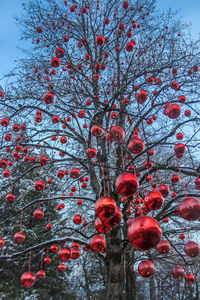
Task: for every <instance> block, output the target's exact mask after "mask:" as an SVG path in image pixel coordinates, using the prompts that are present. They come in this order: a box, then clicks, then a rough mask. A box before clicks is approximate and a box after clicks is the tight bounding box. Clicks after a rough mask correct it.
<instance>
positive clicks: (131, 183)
mask: <svg viewBox="0 0 200 300" xmlns="http://www.w3.org/2000/svg"><path fill="white" fill-rule="evenodd" d="M115 187H116V190H117V191H118V193H120V194H121V195H123V196H126V197H127V196H131V195H133V194H134V193H135V192H136V191H137V190H138V188H139V183H138V180H137V178H136V177H135V176H134V175H133V174H132V173H127V172H124V173H122V174H121V175H119V176H118V177H117V180H116V182H115Z"/></svg>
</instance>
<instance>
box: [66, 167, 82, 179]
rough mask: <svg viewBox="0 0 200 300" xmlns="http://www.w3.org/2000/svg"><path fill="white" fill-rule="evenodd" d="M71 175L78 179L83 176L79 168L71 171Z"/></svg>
mask: <svg viewBox="0 0 200 300" xmlns="http://www.w3.org/2000/svg"><path fill="white" fill-rule="evenodd" d="M69 175H70V177H71V178H73V179H76V178H78V177H79V176H80V175H81V171H80V169H78V168H73V169H71V171H70V173H69Z"/></svg>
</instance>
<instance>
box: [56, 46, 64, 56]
mask: <svg viewBox="0 0 200 300" xmlns="http://www.w3.org/2000/svg"><path fill="white" fill-rule="evenodd" d="M64 55H65V50H64V49H63V48H61V47H58V48H57V49H56V51H55V56H56V57H58V58H62V57H63V56H64Z"/></svg>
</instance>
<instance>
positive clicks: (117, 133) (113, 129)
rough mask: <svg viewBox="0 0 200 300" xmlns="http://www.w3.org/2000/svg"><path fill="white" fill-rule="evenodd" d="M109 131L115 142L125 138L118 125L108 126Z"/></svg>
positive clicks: (122, 130)
mask: <svg viewBox="0 0 200 300" xmlns="http://www.w3.org/2000/svg"><path fill="white" fill-rule="evenodd" d="M110 133H111V135H112V136H113V139H114V140H115V141H117V142H122V141H123V140H124V138H125V132H124V129H123V128H122V127H120V126H113V127H111V128H110Z"/></svg>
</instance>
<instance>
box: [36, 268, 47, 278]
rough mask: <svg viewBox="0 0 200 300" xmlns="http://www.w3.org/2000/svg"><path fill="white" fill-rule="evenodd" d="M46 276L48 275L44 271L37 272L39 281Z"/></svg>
mask: <svg viewBox="0 0 200 300" xmlns="http://www.w3.org/2000/svg"><path fill="white" fill-rule="evenodd" d="M45 276H46V274H45V271H44V270H39V271H38V272H37V278H38V279H40V280H41V279H44V278H45Z"/></svg>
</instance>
